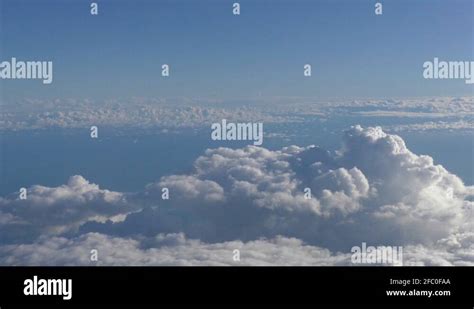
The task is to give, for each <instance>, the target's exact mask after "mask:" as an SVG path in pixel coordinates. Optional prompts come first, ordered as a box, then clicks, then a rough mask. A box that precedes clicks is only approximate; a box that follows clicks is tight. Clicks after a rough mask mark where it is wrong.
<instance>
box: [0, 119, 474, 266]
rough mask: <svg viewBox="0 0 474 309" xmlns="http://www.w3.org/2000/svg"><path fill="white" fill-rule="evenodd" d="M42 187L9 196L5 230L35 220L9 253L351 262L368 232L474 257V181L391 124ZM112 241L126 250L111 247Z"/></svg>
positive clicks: (455, 257)
mask: <svg viewBox="0 0 474 309" xmlns="http://www.w3.org/2000/svg"><path fill="white" fill-rule="evenodd" d="M163 188H168V189H169V192H170V199H169V200H162V199H161V196H162V189H163ZM308 188H309V189H310V192H311V198H310V199H308V195H307V194H305V193H307V192H308ZM30 191H31V193H30V197H31V198H29V199H28V201H19V200H18V199H14V198H11V197H10V198H4V199H2V200H1V201H0V212H1V214H2V218H3V219H2V220H0V229H2V230H3V231H12V229H13V228H17V229H18V227H19V226H31V227H34V228H35V229H34V233H31V235H28V236H29V237H25V235H22V234H15V236H11V237H10V239H9V241H10V243H12V244H11V245H9V246H2V247H0V263H3V264H35V263H42V261H43V260H44V259H42V258H41V257H38V255H35V259H29V258H28V256H29V253H28V252H33V251H35V250H40V251H41V252H42V253H43V255H44V256H45V257H46V256H48V254H52V253H51V252H52V251H55V250H56V251H57V252H65V250H73V252H77V253H78V256H77V257H74V256H67V257H65V258H64V259H63V258H60V257H58V258H57V259H52V261H53V262H51V263H52V264H62V263H64V264H75V263H79V264H87V263H88V261H87V258H84V255H86V256H87V251H84V250H85V249H80V248H81V246H84V248H90V247H94V246H95V247H98V248H99V249H100V248H102V249H103V252H104V253H103V254H105V256H104V259H103V260H102V263H104V264H127V261H129V262H130V264H183V265H187V264H199V265H202V264H212V265H214V264H225V265H233V264H235V263H234V262H233V261H232V250H233V249H236V248H241V249H242V256H245V257H246V258H245V259H243V261H244V260H245V262H243V263H244V264H259V265H260V264H262V265H268V264H277V265H281V264H284V265H287V264H304V265H309V264H341V263H342V264H345V263H350V258H349V259H348V258H347V257H348V255H347V254H348V253H349V252H350V248H351V247H352V246H354V245H360V244H361V242H367V243H371V244H374V245H387V246H388V245H402V246H404V254H405V257H406V259H405V264H410V265H416V264H421V265H427V264H442V265H452V264H459V265H463V264H473V263H474V258H473V254H472V252H473V250H472V249H473V247H474V241H473V239H474V238H473V237H472V235H473V233H474V231H473V223H472V219H473V218H472V212H473V207H474V206H473V205H474V203H473V202H472V199H473V195H474V188H473V187H467V186H465V185H464V184H463V183H462V181H461V180H460V179H459V178H458V177H457V176H456V175H453V174H451V173H450V172H448V171H447V170H446V169H445V168H443V167H442V166H441V165H436V164H435V163H434V162H433V159H432V158H431V157H429V156H424V155H416V154H414V153H412V152H411V151H410V150H409V149H407V147H406V145H405V143H404V141H403V140H402V139H401V138H400V137H399V136H396V135H390V134H386V133H385V132H383V130H382V129H381V128H379V127H373V128H365V129H364V128H362V127H360V126H355V127H352V128H350V129H349V130H347V131H346V132H345V133H344V137H343V146H342V148H341V150H340V151H338V152H335V153H332V152H328V151H325V150H323V149H321V148H319V147H316V146H309V147H297V146H290V147H285V148H283V149H281V150H277V151H272V150H268V149H265V148H262V147H255V146H247V147H245V148H242V149H229V148H217V149H209V150H207V151H206V152H205V153H204V155H203V156H201V157H199V158H198V159H197V160H196V161H195V163H194V169H193V171H192V172H191V173H189V174H187V175H171V176H166V177H163V178H162V179H160V180H159V181H157V182H155V183H152V184H149V185H148V186H147V187H146V188H145V189H144V190H143V191H142V192H136V193H127V194H125V193H118V192H110V191H107V190H101V189H99V188H98V187H97V186H96V185H92V184H89V183H88V182H87V181H86V180H84V179H83V178H82V177H80V176H75V177H73V178H71V180H70V181H69V183H68V185H65V186H61V187H58V188H45V187H40V186H34V187H33V188H31V189H30ZM40 213H43V214H44V215H39V214H40ZM117 216H118V217H117ZM122 219H123V220H122ZM51 231H53V232H51ZM52 234H54V235H55V236H54V237H55V238H51V237H52V236H51V235H52ZM2 235H3V233H2ZM22 241H23V242H26V241H29V242H32V243H31V244H29V245H27V246H21V247H20V246H18V245H17V243H21V242H22ZM3 242H5V240H3ZM109 244H115V245H114V246H115V247H116V248H118V249H116V250H120V252H121V253H115V254H110V253H109V252H110V250H111V249H110V245H109ZM122 248H123V249H122ZM59 256H61V254H59Z"/></svg>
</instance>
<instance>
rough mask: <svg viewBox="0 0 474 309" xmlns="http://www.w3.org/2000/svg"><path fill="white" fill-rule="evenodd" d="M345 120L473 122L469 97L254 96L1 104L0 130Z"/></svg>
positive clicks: (472, 99) (452, 124)
mask: <svg viewBox="0 0 474 309" xmlns="http://www.w3.org/2000/svg"><path fill="white" fill-rule="evenodd" d="M347 116H349V117H353V116H357V117H358V118H359V119H360V118H374V117H377V118H381V117H390V118H404V119H406V118H410V119H413V120H416V121H418V119H423V118H435V119H438V118H443V119H444V120H440V124H439V126H448V127H450V128H453V129H457V128H460V129H463V128H465V126H466V125H468V124H469V123H472V117H473V116H474V97H473V96H468V97H435V98H405V99H400V100H398V99H397V100H393V99H384V100H380V99H367V100H352V101H344V100H327V101H322V100H320V99H315V98H307V97H258V98H245V99H240V100H225V101H224V100H216V99H209V98H159V99H155V98H151V99H147V98H131V99H128V100H119V99H117V100H107V101H93V100H88V99H84V100H79V99H62V100H60V99H56V100H46V101H45V100H20V101H16V102H5V104H4V105H2V113H0V130H25V129H44V128H90V126H93V125H99V124H100V125H101V126H102V127H114V128H128V129H130V128H140V129H149V128H155V127H158V128H166V129H187V128H193V129H194V128H203V127H208V126H210V124H211V123H213V122H220V121H221V120H222V119H228V120H229V121H232V122H238V121H240V122H264V123H265V124H271V123H295V122H304V121H308V120H309V121H313V120H314V119H331V118H338V117H347ZM413 120H412V121H413ZM399 121H400V123H399V125H401V127H400V128H402V129H403V128H404V127H403V126H406V125H407V124H406V121H404V120H403V119H402V120H399ZM460 121H463V122H464V123H459V122H460ZM442 122H444V123H445V124H441V123H442ZM408 125H412V124H408ZM413 125H415V126H419V125H421V126H426V125H428V124H424V125H423V123H421V124H416V123H415V124H413Z"/></svg>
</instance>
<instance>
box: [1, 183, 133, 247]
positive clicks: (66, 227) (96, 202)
mask: <svg viewBox="0 0 474 309" xmlns="http://www.w3.org/2000/svg"><path fill="white" fill-rule="evenodd" d="M26 194H27V196H26V197H27V198H26V199H21V198H20V194H19V193H18V192H17V193H15V194H12V195H10V196H9V197H7V198H0V214H2V220H0V230H1V231H2V233H1V234H0V235H1V236H0V239H1V240H2V241H4V242H5V241H7V242H8V241H13V242H15V241H17V240H18V241H20V240H23V239H22V237H25V236H27V238H30V237H34V235H40V234H48V235H56V234H62V233H66V232H70V231H71V230H74V229H76V228H78V227H79V226H80V225H81V224H83V223H85V222H89V221H105V220H113V221H116V220H120V219H121V218H124V217H123V216H124V215H126V214H127V213H129V212H131V211H133V210H134V209H135V206H134V205H133V203H130V202H129V201H127V199H126V197H125V195H124V194H123V193H120V192H113V191H109V190H102V189H100V188H99V186H98V185H96V184H92V183H89V182H88V181H87V180H86V179H84V178H83V177H82V176H77V175H76V176H72V177H70V178H69V181H68V182H67V184H65V185H61V186H59V187H55V188H48V187H44V186H39V185H35V186H32V187H31V188H27V191H26ZM20 231H21V232H20Z"/></svg>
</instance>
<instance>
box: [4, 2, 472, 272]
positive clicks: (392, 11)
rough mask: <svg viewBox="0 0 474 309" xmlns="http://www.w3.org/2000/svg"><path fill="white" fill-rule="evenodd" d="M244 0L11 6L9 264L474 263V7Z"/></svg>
mask: <svg viewBox="0 0 474 309" xmlns="http://www.w3.org/2000/svg"><path fill="white" fill-rule="evenodd" d="M234 1H235V0H234ZM234 1H224V0H219V1H218V0H215V1H214V0H208V1H207V0H206V1H204V0H203V1H191V0H175V1H160V0H157V1H131V0H130V1H128V0H127V1H124V0H114V1H112V0H110V1H108V0H98V3H99V15H98V16H92V15H91V14H90V3H91V1H74V0H62V1H59V0H58V1H50V0H37V1H33V0H29V1H22V0H18V1H13V0H0V14H1V15H0V16H1V19H0V40H1V41H0V42H1V45H0V59H1V60H10V59H11V58H12V57H16V58H17V59H18V60H25V61H28V60H30V61H53V69H54V77H53V83H52V84H51V85H44V84H43V83H42V82H41V81H40V80H32V81H28V80H1V83H0V100H1V101H0V104H1V106H0V265H354V263H352V261H351V254H350V253H351V248H353V246H361V244H362V243H367V244H369V245H374V246H378V245H382V246H403V254H404V256H403V264H404V265H443V266H444V265H459V266H461V265H471V266H472V265H474V255H473V252H474V220H473V215H474V186H473V179H474V169H473V166H474V162H473V158H474V156H473V152H474V147H473V146H474V143H473V139H472V137H473V132H474V93H473V89H474V85H466V84H465V82H464V80H463V79H454V80H446V79H443V80H427V79H423V63H424V62H425V61H432V60H433V58H435V57H437V58H439V59H442V60H447V61H460V60H462V61H473V60H474V59H473V42H474V40H473V39H474V35H473V16H474V14H473V13H474V12H473V3H474V2H473V1H471V0H453V1H440V0H433V1H428V0H399V1H398V0H397V1H395V0H384V1H382V3H383V15H381V16H376V15H375V12H374V9H375V7H374V5H375V1H372V0H371V1H362V0H361V1H356V0H354V1H352V0H351V1H349V0H346V1H318V0H312V1H306V0H291V1H290V0H285V1H281V0H273V1H264V0H253V1H240V4H241V15H240V16H234V15H232V3H233V2H234ZM162 64H168V65H169V66H170V74H171V75H170V76H169V77H162V76H161V67H162ZM305 64H311V65H312V76H311V77H310V78H308V77H304V76H303V66H304V65H305ZM224 119H225V120H226V121H227V123H234V124H235V123H237V124H242V123H243V124H247V123H250V124H260V123H261V124H262V125H263V130H264V133H263V137H264V139H263V145H262V146H261V147H260V146H259V147H257V146H255V145H254V144H253V142H254V141H253V140H252V139H247V140H239V141H234V140H226V141H223V140H213V139H212V138H211V136H212V135H211V133H212V130H211V128H212V126H213V125H214V124H216V123H217V124H220V123H221V122H223V120H224ZM91 129H93V130H91ZM95 129H97V131H96V132H97V135H94V134H91V132H93V131H95ZM249 136H250V135H249ZM164 189H166V190H168V193H169V194H168V195H166V197H165V195H164V191H163V190H164ZM308 189H309V191H308ZM165 192H166V191H165ZM308 192H309V196H308ZM91 249H97V250H98V254H99V259H98V260H92V259H91V257H90V252H91ZM236 249H238V250H240V254H241V260H238V261H236V260H234V259H233V256H234V251H235V250H236Z"/></svg>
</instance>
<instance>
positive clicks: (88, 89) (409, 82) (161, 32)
mask: <svg viewBox="0 0 474 309" xmlns="http://www.w3.org/2000/svg"><path fill="white" fill-rule="evenodd" d="M233 2H234V1H217V0H215V1H214V0H206V1H190V0H176V1H161V0H157V1H124V0H117V1H106V0H104V1H98V4H99V15H98V16H92V15H90V1H75V0H69V1H32V0H28V1H25V0H19V1H18V0H15V1H12V0H2V1H1V5H2V9H1V14H2V15H1V23H0V24H1V28H0V29H1V30H0V31H1V38H2V42H1V43H2V44H1V45H2V48H1V58H2V59H7V60H8V59H11V57H16V58H18V59H22V60H45V61H46V60H51V61H53V65H54V81H53V84H51V85H43V84H41V82H39V81H13V80H7V81H4V82H2V83H3V99H4V101H5V102H4V103H8V102H10V101H11V100H15V99H18V98H24V97H35V98H45V99H47V98H71V97H73V98H94V99H105V98H124V97H126V98H127V97H157V96H160V97H211V98H220V99H229V98H235V97H252V96H308V97H318V98H341V97H342V98H355V97H361V98H366V97H406V96H429V95H433V96H436V95H443V96H445V95H452V96H460V95H472V91H473V90H472V87H471V86H470V85H466V84H465V83H464V82H463V81H462V80H448V81H443V82H440V81H436V80H425V79H423V78H422V70H423V69H422V65H423V62H425V61H429V60H433V58H434V57H439V58H440V59H446V60H453V61H454V60H465V61H467V60H469V59H472V54H473V41H472V37H473V24H472V14H473V2H472V1H469V0H454V1H439V0H435V1H425V0H419V1H408V0H401V1H383V2H382V3H383V15H380V16H376V15H375V13H374V4H375V1H349V0H345V1H341V0H337V1H320V0H311V1H306V0H296V1H287V0H285V1H281V0H275V1H264V0H259V1H245V0H243V1H240V4H241V15H240V16H234V15H232V3H233ZM19 21H21V22H19ZM164 63H166V64H169V65H170V68H171V76H170V77H169V78H163V77H161V65H162V64H164ZM305 64H311V65H312V75H313V76H312V77H311V78H305V77H304V76H303V66H304V65H305Z"/></svg>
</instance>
